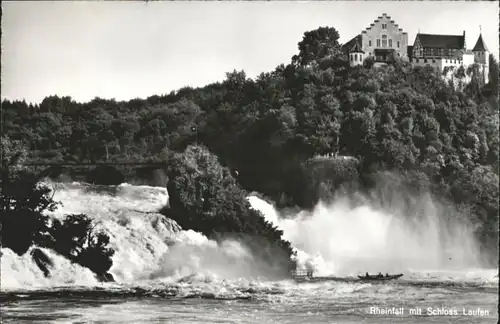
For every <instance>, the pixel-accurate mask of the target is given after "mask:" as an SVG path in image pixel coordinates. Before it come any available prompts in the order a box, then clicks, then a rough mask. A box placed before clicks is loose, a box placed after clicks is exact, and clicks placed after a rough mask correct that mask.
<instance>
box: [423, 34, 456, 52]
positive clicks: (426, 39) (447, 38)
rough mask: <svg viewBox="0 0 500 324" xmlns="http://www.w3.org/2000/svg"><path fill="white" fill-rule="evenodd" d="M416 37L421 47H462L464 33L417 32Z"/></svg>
mask: <svg viewBox="0 0 500 324" xmlns="http://www.w3.org/2000/svg"><path fill="white" fill-rule="evenodd" d="M417 37H418V39H419V40H420V43H421V44H422V47H423V48H449V49H462V48H464V44H465V35H460V36H457V35H433V34H418V35H417Z"/></svg>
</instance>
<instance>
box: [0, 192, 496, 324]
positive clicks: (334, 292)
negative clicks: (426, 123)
mask: <svg viewBox="0 0 500 324" xmlns="http://www.w3.org/2000/svg"><path fill="white" fill-rule="evenodd" d="M48 184H49V185H50V186H52V187H53V188H54V190H55V196H54V197H55V199H56V200H59V201H61V202H62V203H63V204H64V205H63V206H62V207H61V208H59V209H58V210H57V211H56V212H54V213H53V214H52V216H53V217H61V216H62V215H63V214H67V213H78V212H84V213H86V214H88V215H89V216H92V217H94V219H95V220H96V221H98V223H99V226H101V228H103V229H104V230H106V231H107V232H108V233H109V234H110V236H111V244H112V245H113V247H114V248H115V250H116V251H117V252H116V254H115V256H114V258H113V261H114V262H113V267H112V268H111V270H110V272H111V273H112V274H113V276H114V277H115V279H116V281H117V282H116V283H112V284H111V283H106V284H103V283H98V282H97V281H96V280H95V278H94V277H93V275H92V274H91V273H90V271H88V270H87V269H84V268H81V267H79V266H77V265H73V264H71V263H70V262H68V261H67V260H66V259H64V258H62V257H61V256H58V255H57V254H55V253H53V252H52V251H49V250H45V249H42V251H44V253H45V254H47V255H48V256H49V257H50V258H51V259H52V261H53V263H54V268H53V269H52V270H51V276H50V277H49V278H45V277H44V276H43V274H42V272H41V271H40V270H39V269H38V268H37V267H36V265H35V264H34V262H33V261H32V260H31V259H30V257H29V253H27V254H25V255H23V256H21V257H19V256H17V255H15V254H14V253H12V251H10V250H9V249H2V259H1V265H2V268H1V270H2V272H1V288H2V291H1V293H0V301H1V316H2V323H259V324H260V323H307V324H310V323H497V322H498V310H497V305H498V269H491V268H490V269H488V268H487V266H485V265H484V263H483V262H482V258H481V255H479V249H478V247H477V244H476V243H475V241H474V240H473V239H472V236H471V235H470V232H469V230H470V229H469V227H468V226H467V225H466V224H465V223H459V222H454V223H453V224H454V225H451V223H447V222H446V221H443V219H447V218H446V217H443V216H442V215H444V214H445V212H444V211H443V208H441V207H439V206H437V205H436V204H435V203H431V202H429V201H428V200H425V199H427V198H425V199H424V200H420V201H419V203H420V204H419V206H424V207H425V208H424V212H423V214H425V215H426V218H425V219H422V218H419V222H418V224H419V225H418V226H416V225H415V223H412V222H410V221H408V218H405V219H404V221H403V220H402V218H401V214H402V212H401V210H403V209H404V210H405V212H406V213H407V214H409V213H411V212H409V211H408V210H409V209H408V208H403V207H401V206H394V203H392V206H393V209H392V210H391V211H387V209H386V210H385V211H382V210H381V209H380V208H378V207H377V206H372V205H359V204H358V205H356V206H353V205H351V204H349V203H347V202H344V203H339V202H337V203H336V204H335V205H330V206H322V205H321V206H318V208H317V209H316V210H314V211H313V212H311V213H305V212H301V213H299V214H298V215H293V217H291V216H289V217H286V218H285V219H284V218H282V217H281V216H282V215H279V214H278V213H277V212H276V211H275V210H274V208H273V207H272V205H270V204H268V203H266V202H264V201H263V200H261V199H259V198H256V197H251V198H249V201H250V203H251V205H252V206H253V207H254V208H257V209H259V210H261V211H262V212H263V214H264V215H265V217H266V219H268V220H269V221H272V222H274V223H275V224H276V225H277V226H279V227H280V228H281V229H283V230H284V233H285V234H284V235H285V238H286V239H289V240H290V241H291V242H292V244H293V245H294V247H296V248H297V250H298V261H299V266H302V267H305V268H312V269H314V271H315V273H316V274H318V275H335V276H342V277H350V278H353V279H354V278H356V274H360V273H364V272H365V271H369V272H378V271H381V272H384V273H385V272H389V273H404V277H403V278H401V279H399V280H397V281H393V282H386V283H362V282H356V281H354V280H353V281H351V282H332V281H330V282H318V283H296V282H294V281H291V280H282V281H272V280H268V279H266V276H265V273H264V274H263V273H259V271H258V269H257V270H256V269H253V270H255V271H250V270H251V269H250V268H252V267H254V268H259V266H258V262H257V261H256V260H253V259H252V256H251V255H249V253H248V252H247V251H246V249H245V248H244V247H242V246H240V245H239V244H238V243H237V242H226V243H225V244H221V245H218V244H216V243H215V242H212V241H210V240H208V239H207V238H205V237H204V236H203V235H201V234H199V233H196V232H193V231H185V230H182V229H181V228H180V227H179V226H178V225H177V224H175V223H174V222H171V221H165V220H164V219H163V218H162V217H161V215H158V214H156V213H154V211H155V210H157V208H158V207H160V206H162V205H163V204H164V203H165V202H166V200H167V199H168V193H167V192H166V190H165V189H163V188H156V187H147V186H131V185H121V186H118V187H113V188H106V189H104V190H103V189H102V188H94V187H90V186H87V185H84V184H78V183H73V184H60V183H48ZM394 215H396V216H394ZM429 215H430V216H429ZM457 224H459V225H457Z"/></svg>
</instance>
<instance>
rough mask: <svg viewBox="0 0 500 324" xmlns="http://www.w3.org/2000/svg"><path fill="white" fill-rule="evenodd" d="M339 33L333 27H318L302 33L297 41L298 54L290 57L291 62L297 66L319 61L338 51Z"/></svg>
mask: <svg viewBox="0 0 500 324" xmlns="http://www.w3.org/2000/svg"><path fill="white" fill-rule="evenodd" d="M338 40H339V33H338V32H337V30H336V29H335V28H333V27H320V28H318V29H315V30H311V31H307V32H305V33H304V36H303V38H302V41H300V42H299V43H298V47H299V54H297V55H294V56H293V57H292V62H293V63H294V64H296V65H299V66H309V65H310V64H313V63H315V62H316V63H319V61H320V60H321V59H323V58H327V57H331V56H335V55H337V54H339V53H340V44H339V42H338Z"/></svg>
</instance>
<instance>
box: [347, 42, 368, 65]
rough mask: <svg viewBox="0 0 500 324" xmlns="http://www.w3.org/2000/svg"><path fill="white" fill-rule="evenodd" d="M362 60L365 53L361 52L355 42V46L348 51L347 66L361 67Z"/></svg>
mask: <svg viewBox="0 0 500 324" xmlns="http://www.w3.org/2000/svg"><path fill="white" fill-rule="evenodd" d="M364 60H365V52H363V50H362V49H361V46H359V44H358V42H357V41H356V44H354V46H353V47H352V48H351V50H350V51H349V65H350V66H356V65H362V64H363V61H364Z"/></svg>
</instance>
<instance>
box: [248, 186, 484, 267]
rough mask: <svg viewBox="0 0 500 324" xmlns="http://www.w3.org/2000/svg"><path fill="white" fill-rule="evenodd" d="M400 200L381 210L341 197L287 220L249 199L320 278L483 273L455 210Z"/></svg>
mask: <svg viewBox="0 0 500 324" xmlns="http://www.w3.org/2000/svg"><path fill="white" fill-rule="evenodd" d="M396 198H397V197H392V199H390V203H389V204H386V205H385V206H383V207H380V206H376V205H375V204H373V203H370V202H369V200H368V199H359V200H358V201H357V202H353V199H352V197H350V198H345V197H339V198H337V199H336V200H335V201H334V202H333V203H331V204H324V203H320V204H318V205H317V206H316V207H315V208H314V210H313V211H312V212H305V211H302V212H300V213H298V214H296V215H286V217H281V216H280V215H278V213H277V212H276V210H275V209H274V208H273V206H272V205H271V204H269V203H267V202H265V201H263V200H261V199H259V198H257V197H254V196H252V197H249V198H248V199H249V202H250V204H251V205H252V207H253V208H255V209H257V210H260V211H261V212H262V213H263V214H264V215H265V217H266V219H267V220H268V221H270V222H272V223H273V224H275V225H277V226H278V227H279V228H280V229H282V230H283V231H284V239H286V240H288V241H290V242H291V243H292V245H293V246H294V247H295V248H296V249H297V260H298V266H299V267H301V268H312V269H313V270H314V271H315V273H317V274H319V275H339V276H342V275H354V274H359V273H364V272H366V271H368V272H370V273H373V272H375V273H376V272H379V271H381V272H390V273H394V272H405V271H409V270H416V271H417V270H424V269H425V270H443V269H447V270H453V269H464V268H469V269H470V268H480V267H481V258H480V252H479V247H478V244H477V242H476V239H475V238H474V237H473V235H472V226H470V224H468V223H467V222H466V221H464V218H463V217H458V215H459V214H458V212H457V211H456V210H455V209H453V208H452V207H450V206H444V205H440V204H438V203H437V202H435V201H433V200H432V199H431V198H430V197H429V196H422V197H418V198H414V197H413V198H414V199H411V200H410V199H406V200H405V199H404V198H405V197H403V195H401V197H399V198H401V199H396ZM402 201H405V203H402ZM408 204H411V205H412V206H408ZM450 215H451V216H455V219H452V218H450Z"/></svg>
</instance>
